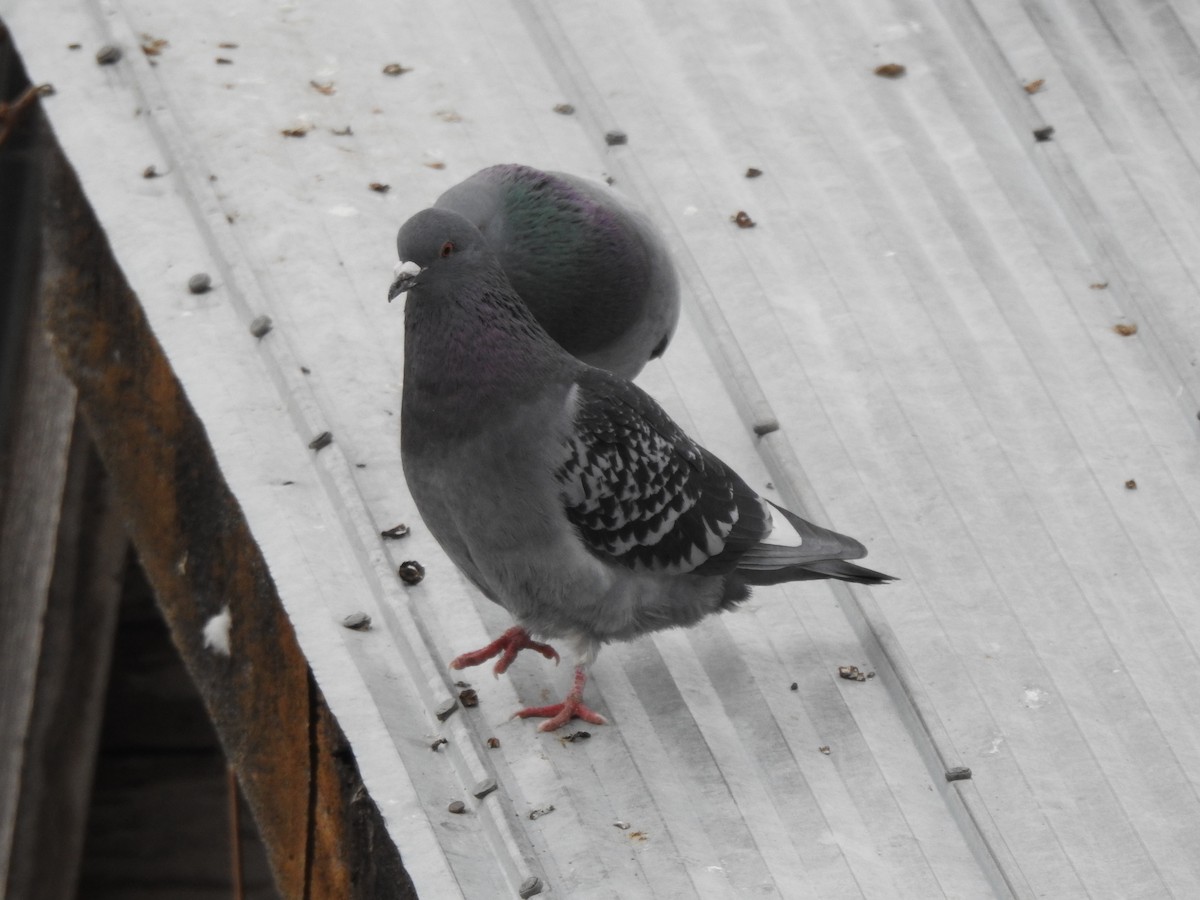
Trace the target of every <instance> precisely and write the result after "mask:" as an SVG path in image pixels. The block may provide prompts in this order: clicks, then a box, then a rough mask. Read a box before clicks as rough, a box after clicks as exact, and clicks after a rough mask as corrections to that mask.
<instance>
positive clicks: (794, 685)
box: [788, 681, 800, 691]
mask: <svg viewBox="0 0 1200 900" xmlns="http://www.w3.org/2000/svg"><path fill="white" fill-rule="evenodd" d="M788 690H791V691H798V690H800V682H798V681H793V682H792V686H791V687H790V688H788Z"/></svg>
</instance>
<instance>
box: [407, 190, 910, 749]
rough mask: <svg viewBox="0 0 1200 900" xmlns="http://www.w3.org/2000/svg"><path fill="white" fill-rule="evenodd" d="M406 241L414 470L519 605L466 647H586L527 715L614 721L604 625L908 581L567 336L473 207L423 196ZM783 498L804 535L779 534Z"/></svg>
mask: <svg viewBox="0 0 1200 900" xmlns="http://www.w3.org/2000/svg"><path fill="white" fill-rule="evenodd" d="M397 245H398V247H399V249H400V256H401V259H402V262H400V263H399V264H397V266H396V273H395V280H394V281H393V282H392V285H391V289H390V290H389V291H388V299H389V300H390V299H392V298H394V297H396V296H397V295H399V294H403V293H405V292H408V299H407V302H406V308H405V337H404V396H403V406H402V412H401V420H400V421H401V452H402V455H403V459H404V474H405V477H406V478H407V479H408V484H409V488H410V489H411V491H412V495H413V499H414V500H416V503H417V508H418V509H419V510H420V513H421V516H422V518H423V519H424V521H425V524H426V525H427V526H428V528H429V530H430V531H431V532H432V533H433V536H434V537H435V538H437V540H438V542H439V543H440V544H441V545H442V547H443V548H444V549H445V551H446V553H447V554H448V555H449V556H450V558H451V559H452V560H454V562H455V563H456V564H457V565H458V567H459V568H460V569H462V571H463V572H464V573H465V574H466V576H467V577H468V578H469V579H470V580H471V581H472V582H473V583H474V584H475V585H476V586H477V587H478V588H479V589H480V590H481V591H483V593H484V594H485V595H486V596H487V597H488V598H489V599H491V600H492V601H494V602H496V603H499V604H500V605H501V606H503V607H504V608H505V609H507V610H508V611H509V612H510V613H511V614H512V616H513V618H514V619H516V621H517V623H518V624H517V626H516V627H514V628H510V629H509V630H508V631H507V632H505V633H504V635H502V636H501V637H500V638H499V639H497V640H496V641H494V642H493V643H491V644H489V645H488V646H487V647H484V648H483V649H481V650H478V651H475V652H473V653H465V654H463V655H462V656H459V657H458V658H456V659H455V660H454V661H453V662H451V664H450V665H451V667H453V668H462V667H464V666H471V665H478V664H479V663H482V662H484V661H485V660H487V659H490V658H492V657H494V656H497V655H499V656H500V660H499V662H498V663H497V664H496V667H495V671H496V674H499V673H501V672H503V671H504V670H505V669H506V668H507V667H508V665H509V664H510V663H511V662H512V660H513V659H514V658H515V657H516V655H517V653H518V652H519V651H520V650H522V649H524V648H531V649H534V650H537V651H538V652H540V653H541V654H542V655H544V656H546V657H548V658H551V659H557V658H558V654H557V653H556V652H555V651H554V649H553V648H551V647H550V646H548V645H546V644H543V643H540V642H538V641H535V640H533V639H532V637H531V634H533V635H538V636H539V637H544V638H561V639H564V640H567V641H568V642H569V643H570V644H571V646H572V648H573V649H574V662H575V680H574V684H573V686H572V688H571V691H570V692H569V693H568V694H567V696H566V698H565V699H564V700H563V702H562V703H557V704H553V705H551V706H545V707H536V708H531V709H525V710H521V711H520V712H518V713H517V715H519V716H522V717H528V716H541V717H547V718H548V721H547V722H545V723H543V724H542V725H541V730H543V731H550V730H553V729H555V728H558V727H559V726H561V725H563V724H564V723H566V722H568V721H570V719H571V718H572V717H579V718H582V719H584V720H585V721H588V722H592V723H595V724H602V723H603V722H604V719H603V718H602V717H601V716H599V715H598V714H597V713H595V712H593V711H592V710H591V709H589V708H588V707H587V706H586V705H584V702H583V687H584V683H585V681H586V679H587V667H588V665H589V664H590V663H591V662H592V661H593V660H594V659H595V657H596V653H597V652H598V651H599V649H600V646H601V645H602V644H604V643H606V642H608V641H620V640H629V639H631V638H635V637H637V636H638V635H641V634H645V633H646V632H648V631H654V630H657V629H660V628H670V627H673V626H682V625H692V624H693V623H695V622H697V621H699V620H700V619H702V618H703V617H704V616H707V615H709V614H710V613H715V612H719V611H721V610H726V609H729V608H731V607H732V606H734V605H735V604H736V603H737V602H738V601H740V600H744V599H745V598H746V597H747V596H749V591H750V587H751V586H752V585H768V584H778V583H780V582H785V581H801V580H805V579H815V578H838V579H841V580H843V581H854V582H858V583H860V584H880V583H882V582H884V581H888V580H891V579H890V576H887V575H882V574H880V573H879V572H873V571H871V570H870V569H865V568H862V567H861V566H857V565H855V564H854V563H850V562H846V560H848V559H857V558H859V557H861V556H864V555H866V549H865V548H864V547H863V545H862V544H860V543H859V542H858V541H856V540H854V539H853V538H849V537H845V536H843V535H840V534H836V533H835V532H832V531H829V530H827V529H824V528H820V527H818V526H816V525H813V524H811V523H809V522H806V521H805V520H803V519H801V518H800V517H799V516H797V515H795V514H793V513H790V512H788V511H787V510H785V509H781V508H780V507H777V506H774V504H771V503H769V502H768V501H766V500H764V499H763V498H762V497H760V496H758V495H757V494H756V493H755V492H754V491H753V490H751V488H750V487H749V486H748V485H747V484H746V483H745V482H744V481H742V479H741V478H739V477H738V476H737V475H736V474H735V473H734V472H732V471H730V469H729V468H728V467H727V466H726V465H725V464H724V463H722V462H721V461H720V460H719V459H717V458H716V457H715V456H713V455H712V454H711V453H709V452H708V451H707V450H705V449H704V448H703V447H701V446H699V445H698V444H696V443H695V442H694V441H692V440H691V439H690V438H688V436H687V435H685V434H684V433H683V431H682V430H681V429H680V428H679V426H678V425H676V424H675V423H674V422H673V421H672V420H671V419H670V417H668V416H667V414H666V413H665V412H664V411H663V410H662V408H661V407H660V406H659V405H658V404H657V403H655V402H654V401H653V400H652V399H651V398H650V397H649V396H648V395H647V394H646V393H644V392H643V391H642V390H641V389H639V388H638V387H636V386H635V385H633V384H632V383H630V382H629V381H627V380H626V379H624V378H619V377H617V376H615V375H613V374H611V373H609V372H606V371H604V370H602V369H597V368H593V367H591V366H588V365H585V364H584V363H582V362H580V361H579V360H577V359H575V358H574V357H573V356H571V355H570V354H568V353H566V352H565V351H563V350H562V348H560V347H559V346H558V345H557V344H556V343H555V342H554V341H553V340H551V339H550V336H549V335H548V334H547V333H546V330H545V329H544V328H542V326H541V325H540V324H538V322H537V320H536V319H535V318H534V317H533V316H532V314H531V313H530V312H529V310H528V308H527V307H526V306H525V304H524V303H523V302H522V301H521V298H520V297H519V296H518V295H517V293H516V291H514V290H513V287H512V285H511V284H510V283H509V281H508V279H507V278H506V277H505V274H504V270H503V269H502V268H501V267H500V264H499V261H498V260H497V258H496V256H495V254H494V253H493V252H492V251H491V250H490V249H489V247H488V244H487V242H486V241H485V239H484V238H483V236H482V235H481V234H480V233H479V230H478V229H477V228H475V226H474V225H472V224H471V223H470V222H468V221H467V220H466V219H464V218H463V217H462V216H460V215H458V214H457V213H454V212H451V211H449V210H444V209H436V208H435V209H427V210H424V211H423V212H420V213H417V214H416V215H415V216H413V217H412V218H411V219H409V220H408V222H406V223H405V224H404V226H403V227H402V228H401V229H400V234H399V237H398V239H397ZM772 509H774V510H776V511H778V512H779V513H780V515H782V516H783V517H784V518H785V519H786V520H787V521H788V522H789V523H790V524H791V526H792V528H793V529H794V530H795V531H796V533H797V534H798V535H799V537H800V543H799V544H798V545H797V546H778V545H773V544H767V543H763V540H764V538H766V537H767V535H768V534H769V533H770V531H771V527H772V526H771V516H772Z"/></svg>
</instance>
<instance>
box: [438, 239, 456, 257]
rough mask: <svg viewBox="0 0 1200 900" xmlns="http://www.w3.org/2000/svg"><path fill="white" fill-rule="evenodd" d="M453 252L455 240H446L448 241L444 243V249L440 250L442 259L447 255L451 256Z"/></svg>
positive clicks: (439, 254)
mask: <svg viewBox="0 0 1200 900" xmlns="http://www.w3.org/2000/svg"><path fill="white" fill-rule="evenodd" d="M453 252H454V242H453V241H446V243H444V244H442V249H441V250H440V251H439V252H438V256H440V257H441V258H442V259H445V258H446V257H447V256H449V255H450V254H451V253H453Z"/></svg>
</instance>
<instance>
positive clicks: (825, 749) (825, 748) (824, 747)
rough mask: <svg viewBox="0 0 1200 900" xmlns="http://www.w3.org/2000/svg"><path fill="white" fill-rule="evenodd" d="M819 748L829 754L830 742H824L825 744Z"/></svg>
mask: <svg viewBox="0 0 1200 900" xmlns="http://www.w3.org/2000/svg"><path fill="white" fill-rule="evenodd" d="M817 749H818V750H820V751H821V752H822V753H824V754H825V755H826V756H828V755H829V745H828V744H824V745H822V746H820V747H818V748H817Z"/></svg>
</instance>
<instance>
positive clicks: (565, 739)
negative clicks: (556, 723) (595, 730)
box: [558, 731, 592, 744]
mask: <svg viewBox="0 0 1200 900" xmlns="http://www.w3.org/2000/svg"><path fill="white" fill-rule="evenodd" d="M591 736H592V733H591V732H590V731H572V732H571V733H570V734H564V735H563V736H562V737H560V738H559V739H558V740H559V742H560V743H563V744H575V743H578V742H579V741H586V740H587V739H588V738H590V737H591Z"/></svg>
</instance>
